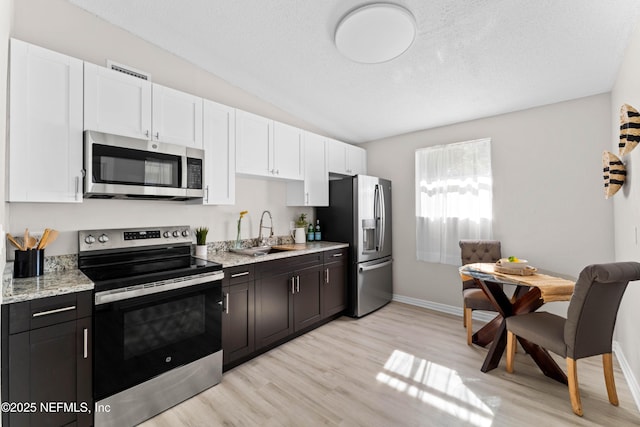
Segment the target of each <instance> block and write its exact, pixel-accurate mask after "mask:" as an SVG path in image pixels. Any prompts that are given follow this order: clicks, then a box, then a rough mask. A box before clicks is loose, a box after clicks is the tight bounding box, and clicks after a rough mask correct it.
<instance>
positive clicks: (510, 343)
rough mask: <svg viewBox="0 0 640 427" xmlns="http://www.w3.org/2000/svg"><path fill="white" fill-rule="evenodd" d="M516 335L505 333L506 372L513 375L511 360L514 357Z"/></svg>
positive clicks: (509, 332)
mask: <svg viewBox="0 0 640 427" xmlns="http://www.w3.org/2000/svg"><path fill="white" fill-rule="evenodd" d="M517 342H518V341H516V334H514V333H513V332H511V331H507V372H509V373H510V374H511V373H513V359H514V358H515V355H516V345H517Z"/></svg>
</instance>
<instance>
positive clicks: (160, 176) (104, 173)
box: [93, 144, 182, 188]
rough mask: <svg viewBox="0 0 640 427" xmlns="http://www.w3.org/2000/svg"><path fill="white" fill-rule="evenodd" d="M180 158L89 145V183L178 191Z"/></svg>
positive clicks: (107, 146)
mask: <svg viewBox="0 0 640 427" xmlns="http://www.w3.org/2000/svg"><path fill="white" fill-rule="evenodd" d="M181 165H182V161H181V158H180V156H174V155H169V154H161V153H154V152H149V151H141V150H133V149H129V148H122V147H113V146H109V145H101V144H94V145H93V170H94V172H93V181H94V182H96V183H104V184H128V185H152V186H159V187H176V188H180V174H181V173H182V172H181V167H182V166H181Z"/></svg>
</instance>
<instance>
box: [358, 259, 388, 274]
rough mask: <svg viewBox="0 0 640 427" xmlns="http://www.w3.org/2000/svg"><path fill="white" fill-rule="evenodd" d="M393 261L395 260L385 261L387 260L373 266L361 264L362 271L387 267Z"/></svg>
mask: <svg viewBox="0 0 640 427" xmlns="http://www.w3.org/2000/svg"><path fill="white" fill-rule="evenodd" d="M392 262H393V260H389V261H385V262H381V263H380V264H375V265H372V266H361V267H359V269H360V271H361V272H363V271H371V270H375V269H378V268H382V267H386V266H388V265H391V263H392Z"/></svg>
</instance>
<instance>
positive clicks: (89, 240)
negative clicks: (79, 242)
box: [84, 234, 96, 245]
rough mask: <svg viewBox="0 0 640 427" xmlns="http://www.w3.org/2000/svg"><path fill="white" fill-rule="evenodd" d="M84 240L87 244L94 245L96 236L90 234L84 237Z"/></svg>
mask: <svg viewBox="0 0 640 427" xmlns="http://www.w3.org/2000/svg"><path fill="white" fill-rule="evenodd" d="M84 242H85V243H86V244H87V245H92V244H94V243H95V242H96V238H95V237H93V236H92V235H91V234H89V235H88V236H87V237H85V238H84Z"/></svg>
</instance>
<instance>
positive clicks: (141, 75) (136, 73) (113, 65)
mask: <svg viewBox="0 0 640 427" xmlns="http://www.w3.org/2000/svg"><path fill="white" fill-rule="evenodd" d="M107 68H109V69H111V70H113V71H118V72H120V73H124V74H128V75H130V76H132V77H135V78H138V79H142V80H148V81H151V74H149V73H145V72H144V71H140V70H136V69H135V68H133V67H129V66H127V65H122V64H118V63H117V62H113V61H111V60H107Z"/></svg>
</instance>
